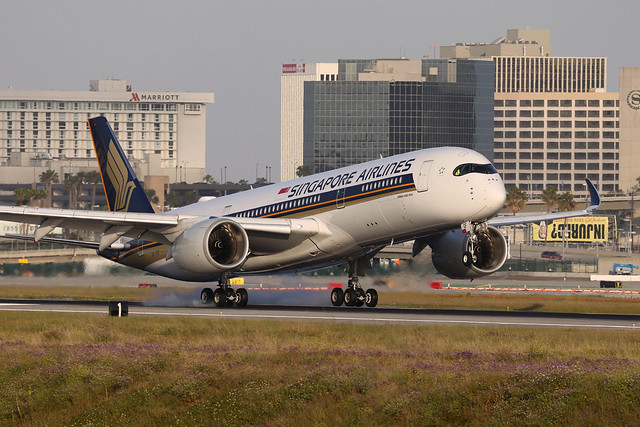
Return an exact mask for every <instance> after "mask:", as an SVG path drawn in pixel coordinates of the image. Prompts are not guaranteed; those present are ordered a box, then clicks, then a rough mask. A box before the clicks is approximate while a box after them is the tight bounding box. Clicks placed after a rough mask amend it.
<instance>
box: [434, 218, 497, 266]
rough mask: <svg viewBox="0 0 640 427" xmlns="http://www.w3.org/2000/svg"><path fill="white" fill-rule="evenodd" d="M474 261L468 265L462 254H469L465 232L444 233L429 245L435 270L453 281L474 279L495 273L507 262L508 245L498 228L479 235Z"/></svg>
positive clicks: (488, 228)
mask: <svg viewBox="0 0 640 427" xmlns="http://www.w3.org/2000/svg"><path fill="white" fill-rule="evenodd" d="M476 235H477V236H478V241H477V243H476V244H475V245H474V252H475V254H474V255H475V261H474V262H471V265H468V266H467V265H465V263H464V262H463V254H464V253H465V252H468V251H469V248H470V242H469V240H470V237H469V234H467V233H463V232H462V230H454V231H450V232H448V233H445V234H443V235H441V236H439V237H437V238H435V239H433V240H431V241H430V243H429V245H430V246H431V250H432V255H431V260H432V262H433V266H434V267H435V268H436V270H438V272H440V273H441V274H444V275H445V276H447V277H450V278H452V279H473V278H476V277H482V276H486V275H488V274H491V273H494V272H496V271H497V270H498V269H499V268H500V267H502V265H503V264H504V262H505V261H506V260H507V241H506V239H505V238H504V236H503V235H502V233H501V232H500V230H498V229H497V228H495V227H490V226H489V227H487V229H486V231H480V232H478V233H477V234H476Z"/></svg>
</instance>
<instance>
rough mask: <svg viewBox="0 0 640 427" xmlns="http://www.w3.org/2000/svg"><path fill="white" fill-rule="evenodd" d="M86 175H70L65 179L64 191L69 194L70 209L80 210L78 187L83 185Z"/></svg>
mask: <svg viewBox="0 0 640 427" xmlns="http://www.w3.org/2000/svg"><path fill="white" fill-rule="evenodd" d="M83 176H84V174H76V175H73V174H69V175H67V176H66V177H65V179H64V189H65V191H68V192H69V209H77V208H78V187H79V186H81V185H82V179H83Z"/></svg>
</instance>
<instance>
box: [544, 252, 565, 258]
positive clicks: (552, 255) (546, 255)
mask: <svg viewBox="0 0 640 427" xmlns="http://www.w3.org/2000/svg"><path fill="white" fill-rule="evenodd" d="M540 258H547V259H562V255H560V254H559V253H558V252H555V251H544V252H542V253H541V254H540Z"/></svg>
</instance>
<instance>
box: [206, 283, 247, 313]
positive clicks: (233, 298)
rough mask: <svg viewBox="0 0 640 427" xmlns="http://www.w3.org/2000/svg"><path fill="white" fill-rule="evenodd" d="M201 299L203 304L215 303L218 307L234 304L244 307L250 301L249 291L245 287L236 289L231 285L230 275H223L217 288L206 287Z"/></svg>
mask: <svg viewBox="0 0 640 427" xmlns="http://www.w3.org/2000/svg"><path fill="white" fill-rule="evenodd" d="M200 301H202V303H203V304H205V305H209V304H212V303H213V304H215V305H216V307H231V306H233V305H234V304H235V305H236V306H237V307H244V306H246V305H247V302H249V293H248V292H247V290H246V289H244V288H238V290H237V291H234V290H233V288H232V287H231V286H229V276H222V277H221V278H220V280H218V287H217V288H216V290H215V291H214V290H211V288H204V289H203V290H202V292H201V293H200Z"/></svg>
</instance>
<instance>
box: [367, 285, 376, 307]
mask: <svg viewBox="0 0 640 427" xmlns="http://www.w3.org/2000/svg"><path fill="white" fill-rule="evenodd" d="M364 302H365V304H367V307H375V306H376V305H378V291H376V290H375V289H373V288H372V289H367V292H366V293H365V297H364Z"/></svg>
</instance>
